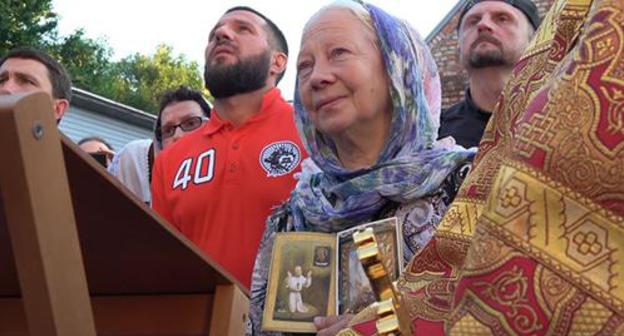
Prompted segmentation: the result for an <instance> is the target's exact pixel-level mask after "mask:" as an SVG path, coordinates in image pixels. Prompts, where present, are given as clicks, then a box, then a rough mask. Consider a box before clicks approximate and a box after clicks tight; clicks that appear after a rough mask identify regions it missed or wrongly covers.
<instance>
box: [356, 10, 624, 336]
mask: <svg viewBox="0 0 624 336" xmlns="http://www.w3.org/2000/svg"><path fill="white" fill-rule="evenodd" d="M622 263H624V0H594V1H593V3H592V1H591V0H567V1H566V0H560V1H556V2H555V4H554V5H553V7H552V8H551V10H550V12H549V13H548V15H547V17H546V18H545V20H544V22H543V24H542V26H541V27H540V29H539V31H538V32H537V34H536V37H535V39H534V40H533V42H532V44H531V46H530V47H529V48H528V50H527V52H526V54H525V56H523V58H522V60H521V61H520V62H519V63H518V64H517V66H516V68H515V69H514V73H513V76H512V78H511V79H510V81H509V82H508V84H507V86H506V88H505V90H504V92H503V94H502V96H501V98H500V100H499V102H498V105H497V108H496V111H495V113H494V116H493V118H492V121H491V122H490V124H489V125H488V128H487V130H486V133H485V135H484V138H483V140H482V142H481V144H480V147H479V155H478V157H477V160H476V162H475V166H474V168H473V171H472V172H471V174H470V175H469V176H468V177H467V179H466V181H465V182H464V185H463V187H462V189H461V191H460V193H459V195H458V197H457V199H456V201H455V202H454V203H453V205H452V206H451V209H450V210H449V211H448V212H447V214H446V216H445V218H444V219H443V221H442V223H441V224H440V226H439V229H438V232H437V233H436V236H435V238H434V239H433V240H432V241H431V242H430V243H429V244H428V245H427V246H426V247H425V248H424V249H423V250H422V251H421V253H419V254H418V255H417V256H415V257H414V259H413V260H412V262H411V263H410V264H409V265H408V267H407V268H406V270H405V272H404V274H403V276H402V278H401V280H400V282H399V287H400V289H401V291H402V292H403V293H404V297H405V300H406V303H407V307H408V308H409V314H410V317H411V318H412V319H413V325H414V329H415V332H416V335H566V334H569V335H615V334H624V273H622V269H621V266H620V265H622ZM362 318H364V317H363V316H359V318H356V319H357V320H359V321H362ZM354 324H355V325H354V326H353V327H352V329H351V331H352V332H354V335H356V334H363V335H364V334H365V335H369V334H371V332H372V330H373V328H372V324H371V323H370V322H368V323H366V322H363V323H358V322H355V323H354Z"/></svg>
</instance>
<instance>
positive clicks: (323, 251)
mask: <svg viewBox="0 0 624 336" xmlns="http://www.w3.org/2000/svg"><path fill="white" fill-rule="evenodd" d="M314 266H319V267H325V266H329V247H327V246H317V247H316V248H315V249H314Z"/></svg>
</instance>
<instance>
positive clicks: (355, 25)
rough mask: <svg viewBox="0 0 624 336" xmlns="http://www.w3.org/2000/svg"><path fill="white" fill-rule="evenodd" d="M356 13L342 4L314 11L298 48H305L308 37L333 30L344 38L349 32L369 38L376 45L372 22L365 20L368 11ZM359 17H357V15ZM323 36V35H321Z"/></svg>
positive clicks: (347, 36)
mask: <svg viewBox="0 0 624 336" xmlns="http://www.w3.org/2000/svg"><path fill="white" fill-rule="evenodd" d="M362 10H363V11H364V13H362V14H356V11H355V10H353V9H351V8H349V7H344V6H328V7H325V8H322V9H321V10H319V11H318V12H316V13H315V14H314V15H313V16H312V17H311V18H310V19H309V20H308V22H307V23H306V25H305V26H304V28H303V34H302V37H301V45H300V50H304V49H305V48H306V42H307V41H308V38H309V37H311V36H313V35H316V34H319V33H322V32H329V31H334V32H338V33H340V34H341V35H342V36H344V38H345V39H348V38H350V35H349V34H356V35H361V36H364V37H366V38H367V39H369V40H370V41H371V42H373V44H375V45H376V41H377V36H376V33H375V31H374V30H373V28H372V24H367V23H366V22H365V20H366V19H365V18H364V16H367V15H368V13H366V11H365V10H364V9H362ZM358 15H359V16H360V17H359V16H358ZM322 36H325V35H322Z"/></svg>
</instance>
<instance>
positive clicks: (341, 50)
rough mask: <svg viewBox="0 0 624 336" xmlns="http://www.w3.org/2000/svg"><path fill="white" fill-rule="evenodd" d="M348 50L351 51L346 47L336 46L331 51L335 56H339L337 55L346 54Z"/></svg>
mask: <svg viewBox="0 0 624 336" xmlns="http://www.w3.org/2000/svg"><path fill="white" fill-rule="evenodd" d="M347 52H349V51H348V50H347V49H345V48H334V49H333V50H332V51H331V55H332V56H333V57H337V56H341V55H344V54H346V53H347Z"/></svg>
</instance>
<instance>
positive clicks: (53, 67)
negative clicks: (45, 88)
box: [0, 47, 72, 101]
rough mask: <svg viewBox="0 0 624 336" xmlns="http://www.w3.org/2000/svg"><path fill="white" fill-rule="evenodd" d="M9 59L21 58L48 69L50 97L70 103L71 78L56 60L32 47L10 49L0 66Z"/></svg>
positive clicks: (0, 60) (0, 61)
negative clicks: (50, 84)
mask: <svg viewBox="0 0 624 336" xmlns="http://www.w3.org/2000/svg"><path fill="white" fill-rule="evenodd" d="M11 58H22V59H28V60H33V61H37V62H39V63H41V64H43V65H44V66H45V67H46V69H48V78H49V79H50V83H52V97H54V98H55V99H67V101H71V97H72V92H71V87H72V83H71V78H70V77H69V74H68V73H67V69H65V67H64V66H63V65H62V64H61V63H59V62H58V61H57V60H55V59H54V58H52V56H50V55H48V54H47V53H45V52H43V51H41V50H39V49H35V48H32V47H19V48H15V49H11V50H10V51H9V52H8V53H7V54H6V55H4V57H2V58H1V59H0V66H2V65H3V64H4V62H6V60H8V59H11Z"/></svg>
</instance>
